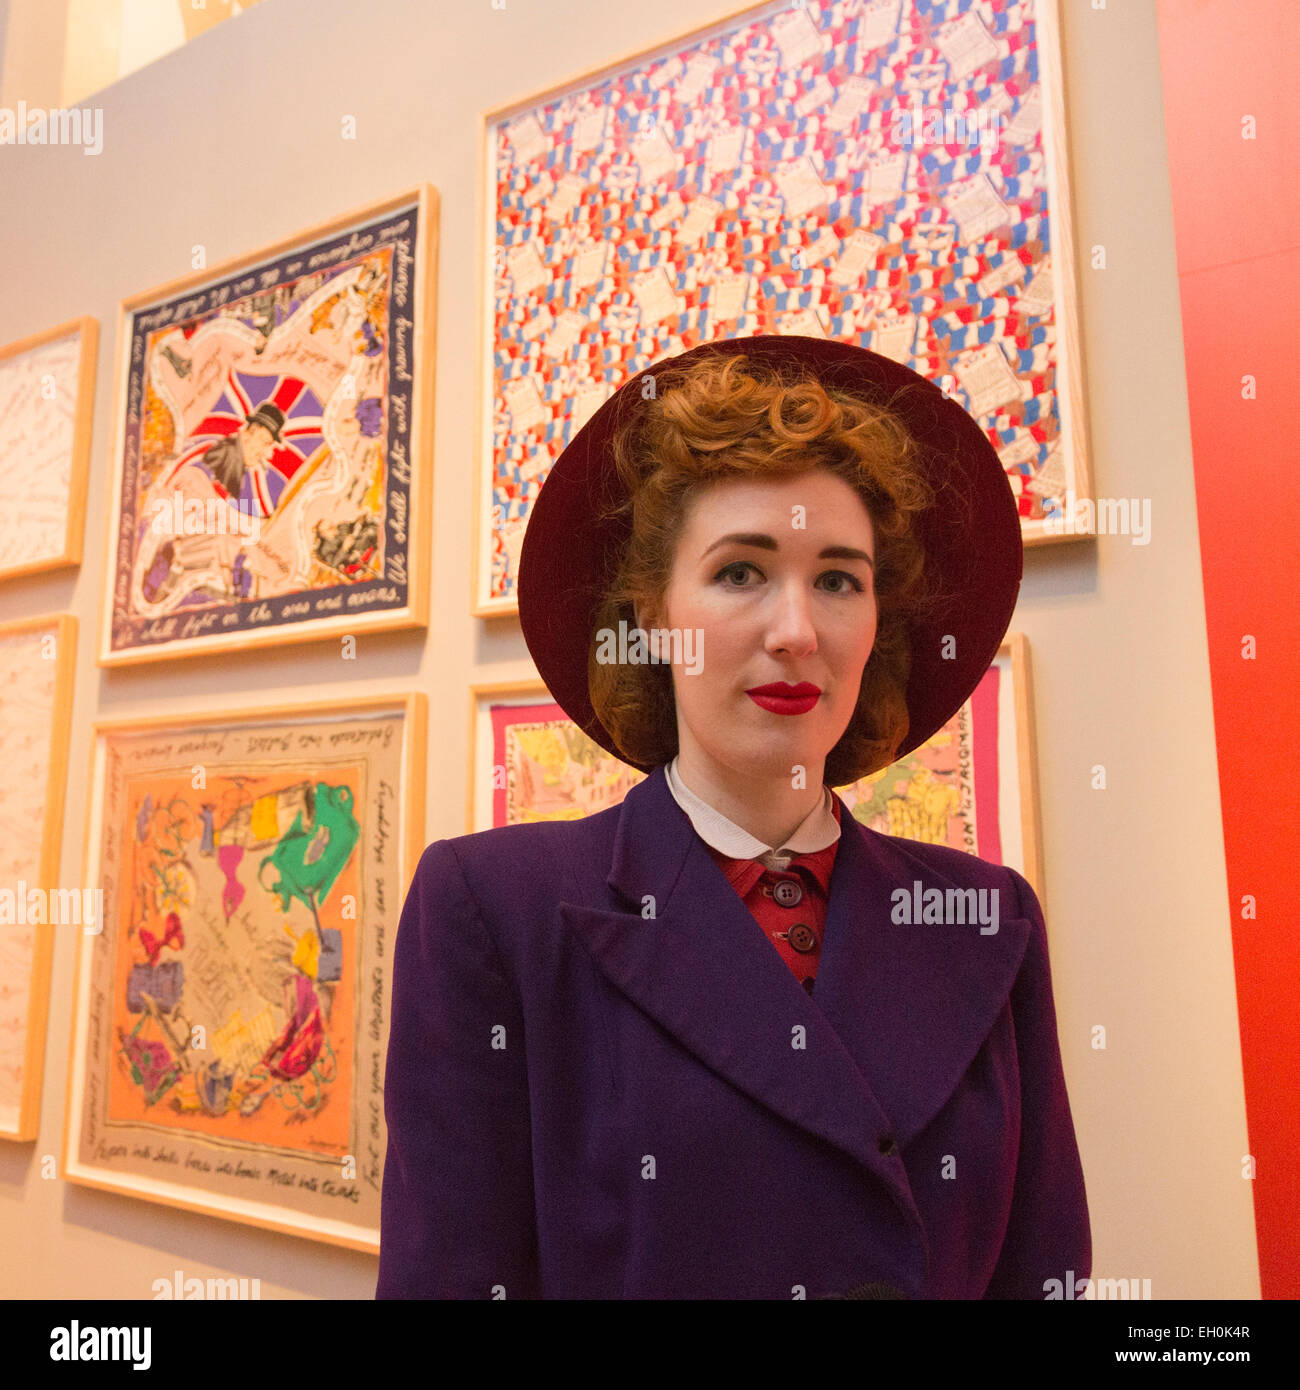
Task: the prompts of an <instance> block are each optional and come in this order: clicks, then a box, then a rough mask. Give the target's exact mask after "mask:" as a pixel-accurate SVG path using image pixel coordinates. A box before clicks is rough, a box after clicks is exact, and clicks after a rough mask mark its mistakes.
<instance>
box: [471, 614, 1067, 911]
mask: <svg viewBox="0 0 1300 1390" xmlns="http://www.w3.org/2000/svg"><path fill="white" fill-rule="evenodd" d="M514 710H518V711H519V715H520V717H519V719H518V721H517V722H518V724H519V725H520V726H521V727H520V728H516V727H515V723H516V721H515V720H514V718H513V717H512V715H511V711H514ZM1034 729H1035V725H1034V703H1033V684H1032V680H1031V676H1030V662H1029V641H1028V639H1027V638H1026V637H1025V636H1024V634H1023V633H1019V632H1009V633H1007V635H1006V637H1005V638H1004V639H1003V642H1002V644H1001V646H1000V647H999V649H998V654H997V656H996V657H995V658H994V660H993V662H992V663H991V665H990V667H989V671H988V673H986V675H985V677H984V680H983V681H982V682H981V684H980V686H979V687H978V688H977V690H976V692H975V694H974V695H972V697H971V699H969V700H967V701H966V703H965V704H964V705H963V706H962V707H961V709H960V710H959V711H958V712H957V714H955V715H954V716H953V717H952V719H950V720H949V721H948V722H947V723H946V724H945V725H944V726H943V728H942V729H939V730H938V731H937V732H936V733H935V734H934V736H933V737H932V738H930V739H929V740H927V742H926V744H925V745H923V746H922V747H921V748H919V749H916V750H914V751H913V752H912V753H910V754H908V755H906V756H905V757H904V758H901V759H899V760H898V761H897V762H894V763H891V764H890V765H889V767H887V768H882V769H881V770H880V771H879V772H876V773H873V774H872V775H871V776H870V777H864V778H861V779H859V781H857V782H854V783H851V784H850V785H848V786H844V787H837V788H836V790H837V791H838V792H839V794H840V796H841V797H842V798H843V800H844V802H845V804H846V805H847V806H848V807H849V809H850V810H851V811H852V812H853V814H854V816H855V817H857V818H858V819H859V820H861V821H863V822H864V823H865V824H867V825H868V826H869V827H870V828H871V829H874V830H878V831H880V832H881V833H882V834H891V835H902V836H903V837H904V838H909V837H910V838H929V839H934V840H937V842H939V843H945V844H949V845H951V846H952V847H953V848H954V849H961V850H964V851H965V852H967V853H972V854H978V855H979V857H980V858H982V859H989V860H990V861H991V862H993V863H997V864H1006V865H1009V866H1010V867H1011V868H1014V869H1015V870H1016V871H1017V872H1018V873H1021V874H1023V875H1024V877H1025V878H1026V879H1027V880H1028V882H1029V884H1030V886H1031V887H1032V888H1033V889H1034V891H1035V892H1036V893H1038V894H1039V895H1040V897H1041V895H1042V893H1043V887H1044V885H1043V860H1042V836H1041V828H1040V813H1039V801H1038V758H1037V749H1036V744H1035V733H1034ZM526 740H532V741H533V744H534V746H533V747H532V748H527V747H525V746H524V743H525V741H526ZM468 747H469V750H470V757H469V774H468V785H467V787H466V795H465V829H466V833H467V834H472V833H474V832H475V831H479V830H486V829H489V828H490V827H493V826H497V825H510V824H516V823H520V822H523V821H530V820H542V819H561V820H572V819H575V818H577V817H580V816H584V815H591V814H594V813H595V812H596V811H600V810H604V809H605V808H606V807H607V806H610V805H614V804H616V803H617V802H619V801H621V800H622V799H623V797H624V796H625V795H626V794H627V792H628V790H630V789H631V787H633V786H635V785H636V783H637V782H639V781H641V780H642V779H643V777H644V775H645V774H643V773H641V772H638V771H637V770H636V769H635V768H633V767H630V766H628V765H627V764H626V763H623V762H620V760H619V759H617V758H615V757H613V755H612V754H609V753H607V752H606V751H605V750H604V749H603V748H601V747H600V745H599V744H597V743H594V742H593V741H592V740H591V739H589V738H588V737H587V736H586V735H585V734H584V733H582V731H581V730H580V729H579V728H578V727H577V725H575V724H574V723H573V721H572V720H570V719H569V718H568V716H567V715H565V713H564V711H563V710H562V709H560V707H559V705H557V704H556V703H555V701H554V699H553V698H552V697H551V695H550V693H549V691H547V689H546V687H545V685H543V684H542V682H541V680H540V679H538V678H537V677H532V678H523V679H519V680H509V681H494V682H487V683H483V684H479V685H474V686H472V687H471V688H470V700H469V742H468ZM575 755H576V756H575ZM922 784H924V786H923V785H922ZM914 803H920V806H921V808H922V809H921V810H919V811H918V810H916V809H915V806H914Z"/></svg>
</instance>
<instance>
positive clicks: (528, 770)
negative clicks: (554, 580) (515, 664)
mask: <svg viewBox="0 0 1300 1390" xmlns="http://www.w3.org/2000/svg"><path fill="white" fill-rule="evenodd" d="M469 748H470V760H471V761H470V775H469V787H468V789H467V791H466V797H465V828H466V833H473V832H474V831H476V830H488V829H491V828H492V827H493V826H498V825H520V824H525V823H527V822H529V821H538V820H578V819H580V818H581V817H583V816H593V815H595V814H596V812H597V811H603V810H605V809H606V808H607V807H609V806H616V805H617V804H618V803H619V802H620V801H622V800H623V798H624V796H626V795H627V793H628V792H629V791H630V790H631V789H632V788H633V787H634V786H636V784H637V783H638V782H640V781H643V780H644V778H645V773H643V772H638V771H637V770H636V768H634V767H630V766H629V765H628V764H627V763H625V762H622V761H620V759H618V758H616V757H614V756H613V754H611V753H607V752H606V751H605V750H604V749H603V748H602V747H601V746H600V744H598V743H595V742H593V741H592V740H591V739H589V738H588V737H587V735H586V734H584V733H583V732H582V730H581V729H579V728H578V726H577V725H576V724H575V723H574V722H573V721H572V720H571V719H570V718H569V716H568V715H567V714H565V712H564V711H563V710H562V709H561V708H560V707H559V705H557V704H556V703H555V701H554V700H552V699H551V696H550V694H549V692H548V691H547V689H546V687H545V686H544V685H543V684H542V682H541V681H540V680H538V679H537V678H536V677H534V678H533V679H531V680H519V681H497V682H493V683H489V684H485V685H475V686H472V687H471V688H470V697H469Z"/></svg>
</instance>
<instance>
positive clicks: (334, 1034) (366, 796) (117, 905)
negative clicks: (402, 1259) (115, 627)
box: [63, 693, 426, 1251]
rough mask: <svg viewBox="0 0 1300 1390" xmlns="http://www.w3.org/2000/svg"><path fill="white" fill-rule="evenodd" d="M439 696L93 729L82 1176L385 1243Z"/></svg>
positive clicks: (74, 1111)
mask: <svg viewBox="0 0 1300 1390" xmlns="http://www.w3.org/2000/svg"><path fill="white" fill-rule="evenodd" d="M425 720H426V701H425V697H424V696H423V695H421V694H418V693H412V694H403V695H381V696H371V697H369V698H356V699H348V698H345V697H344V698H336V699H334V700H331V701H329V702H327V703H321V704H315V705H307V706H302V705H297V704H295V705H292V706H284V707H281V708H271V709H265V708H262V709H250V710H240V711H234V712H231V713H223V712H209V713H196V712H195V711H193V710H187V711H186V712H185V713H184V714H178V715H176V716H174V717H171V718H168V719H162V720H160V719H157V718H143V719H133V720H114V721H104V722H100V723H98V724H97V725H96V726H95V734H94V740H93V744H94V746H93V751H92V761H91V773H90V779H89V782H88V784H87V785H88V787H89V789H90V798H89V816H88V825H87V839H86V854H87V863H86V873H85V879H84V881H85V882H86V883H87V884H89V885H92V886H93V890H94V891H95V892H96V893H97V894H98V895H99V897H100V899H101V904H100V905H101V908H102V910H101V912H100V916H99V920H100V921H101V922H102V924H103V925H102V930H101V931H100V932H99V933H97V934H85V935H83V936H82V937H81V938H80V950H79V952H78V958H77V974H76V988H75V995H74V1009H73V1029H72V1050H71V1057H70V1061H69V1076H68V1096H67V1107H68V1109H67V1123H66V1129H65V1139H64V1155H63V1171H64V1174H65V1176H66V1177H67V1178H68V1179H69V1180H70V1181H73V1182H79V1183H84V1184H86V1185H88V1186H91V1187H99V1188H103V1189H106V1190H109V1191H116V1192H124V1193H128V1194H129V1195H131V1196H134V1197H140V1198H142V1199H144V1200H146V1201H152V1202H161V1203H166V1204H168V1205H171V1206H177V1207H184V1208H186V1209H188V1210H190V1211H197V1212H203V1213H206V1214H208V1215H211V1216H219V1217H223V1218H225V1219H227V1220H231V1221H240V1222H245V1223H248V1224H250V1225H257V1226H263V1227H266V1228H268V1229H271V1230H277V1231H285V1232H288V1233H289V1234H292V1235H300V1236H305V1237H308V1238H310V1239H314V1240H321V1241H327V1242H330V1243H333V1244H337V1245H343V1246H348V1247H350V1248H352V1249H357V1250H370V1251H375V1250H377V1249H378V1247H379V1192H380V1180H381V1178H382V1174H383V1163H384V1154H385V1149H386V1146H387V1133H386V1129H385V1125H384V1113H383V1084H384V1063H385V1057H386V1053H387V1046H388V1017H389V1015H388V1010H389V999H390V981H389V973H388V972H389V967H388V962H389V960H390V959H391V956H392V946H393V941H394V938H395V934H396V931H397V924H398V918H399V914H400V912H401V907H402V903H403V900H404V898H405V896H406V890H407V888H408V887H409V885H410V881H411V878H412V875H413V874H414V872H415V865H416V864H417V863H418V861H419V854H420V851H421V849H422V846H423V840H422V834H423V825H424V814H423V813H424V796H423V788H424V768H425V763H424V752H425Z"/></svg>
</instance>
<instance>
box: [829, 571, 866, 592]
mask: <svg viewBox="0 0 1300 1390" xmlns="http://www.w3.org/2000/svg"><path fill="white" fill-rule="evenodd" d="M837 577H838V578H840V579H847V580H848V581H849V583H850V584H851V585H852V586H853V592H854V593H858V594H860V593H862V592H863V585H862V581H861V580H860V579H859V578H858V577H857V575H856V574H850V573H849V572H848V570H831V571H830V572H829V573H828V574H824V575H823V576H822V578H823V579H835V578H837ZM834 592H835V593H837V594H838V593H843V592H844V588H843V586H840V587H838V588H836V589H835V591H834Z"/></svg>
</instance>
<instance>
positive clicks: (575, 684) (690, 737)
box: [377, 337, 1091, 1299]
mask: <svg viewBox="0 0 1300 1390" xmlns="http://www.w3.org/2000/svg"><path fill="white" fill-rule="evenodd" d="M1021 553H1022V552H1021V542H1020V529H1019V521H1018V518H1017V513H1016V508H1015V505H1014V502H1013V500H1012V496H1011V491H1010V487H1009V485H1008V483H1007V479H1006V477H1005V474H1004V473H1003V470H1002V468H1001V465H1000V463H999V461H998V458H997V455H996V453H995V452H994V450H993V448H992V446H991V445H990V444H989V443H988V441H987V439H986V438H985V437H984V435H983V432H982V431H981V430H980V428H979V427H978V425H976V424H975V422H974V421H973V420H971V419H970V417H969V416H967V415H966V414H965V413H964V412H963V411H962V410H961V409H960V407H958V406H957V405H956V404H955V403H953V402H951V401H949V400H948V399H947V398H945V397H944V396H943V394H942V393H941V392H940V391H938V390H937V389H936V388H935V387H934V386H932V385H930V384H929V383H927V382H925V381H924V380H923V379H922V378H920V377H919V376H917V375H915V374H914V373H912V372H911V371H909V370H908V369H906V368H904V367H901V366H899V365H898V364H896V363H893V362H890V361H888V360H887V359H885V358H882V357H878V356H876V355H875V354H873V353H870V352H866V351H864V350H863V349H860V348H857V347H853V346H849V345H846V344H841V343H831V342H823V341H820V340H813V339H807V338H793V337H756V338H749V339H741V340H729V341H723V342H716V343H709V344H704V345H701V346H700V347H698V348H695V349H693V350H692V351H690V352H687V353H684V354H682V355H680V356H678V357H675V358H672V359H670V360H669V361H668V362H665V363H661V364H658V365H657V366H655V367H653V368H651V369H649V370H647V371H645V372H642V373H641V374H639V375H638V376H636V377H634V378H633V379H632V380H631V381H630V382H628V383H627V384H626V385H625V386H624V387H623V388H622V389H621V390H620V391H618V392H617V393H616V394H615V395H614V396H613V397H612V398H611V399H610V400H609V401H607V402H606V403H605V405H604V406H602V408H601V409H600V410H599V411H598V412H597V413H596V415H595V416H593V418H592V419H591V420H590V421H588V423H587V424H586V426H584V428H583V429H582V430H581V431H579V433H578V434H577V435H576V436H575V438H574V440H573V441H572V442H571V443H570V445H569V446H568V448H567V449H566V450H565V452H564V454H563V455H562V456H561V458H560V459H559V460H558V461H557V463H556V464H555V466H554V468H553V469H552V471H551V474H550V476H549V478H548V480H547V482H546V485H545V486H544V488H543V489H542V491H541V493H540V494H539V496H538V499H537V501H536V503H535V506H534V509H533V513H532V516H531V518H530V522H529V527H528V532H527V535H526V537H525V542H524V549H523V554H522V560H521V568H520V595H519V597H520V619H521V622H522V625H523V629H524V634H525V638H526V640H527V643H528V647H529V650H530V651H531V653H532V654H533V657H534V660H535V661H536V663H537V666H538V670H539V671H540V673H541V675H542V678H543V679H544V680H545V682H546V684H547V686H548V688H549V689H550V691H551V693H552V694H553V695H554V697H555V698H556V700H557V701H558V702H559V703H560V705H561V706H562V708H563V709H564V710H565V711H566V713H567V714H568V715H569V716H570V717H571V718H572V719H573V720H575V722H577V723H578V725H579V726H580V727H582V728H584V729H586V730H587V732H588V733H589V734H590V735H591V737H592V738H593V739H595V740H596V741H597V742H598V743H599V744H601V746H603V747H604V748H606V749H608V750H609V751H610V752H611V753H614V754H616V755H617V756H618V757H620V758H622V759H623V760H624V761H626V762H628V763H631V764H632V765H633V766H636V767H638V768H640V769H641V770H643V771H646V772H648V773H649V774H650V775H649V776H648V777H647V779H646V780H645V781H643V782H641V783H639V784H638V785H637V786H636V787H634V788H633V789H632V791H631V792H629V793H628V794H627V796H626V797H625V798H624V800H623V802H622V803H621V804H620V805H618V806H615V807H612V808H611V809H609V810H606V811H603V812H600V813H598V814H596V815H592V816H588V817H586V818H584V819H580V820H576V821H569V822H559V823H540V824H532V825H526V826H506V827H501V828H498V829H494V830H489V831H485V832H483V833H481V834H477V835H466V836H459V837H456V838H454V839H450V840H441V841H438V842H436V843H435V844H432V845H430V846H429V847H428V849H426V851H425V853H424V855H423V857H422V859H421V862H420V865H419V867H418V869H417V871H416V875H415V878H414V881H413V883H412V886H411V889H410V893H409V896H408V898H407V901H406V904H405V907H404V909H403V913H402V918H401V922H400V926H399V930H398V934H397V943H396V948H395V958H394V990H393V1008H392V1023H391V1035H390V1042H389V1052H388V1065H387V1073H386V1078H385V1107H386V1115H387V1123H388V1157H387V1165H386V1167H385V1171H384V1179H383V1218H382V1222H383V1224H382V1232H381V1245H380V1265H379V1282H378V1289H377V1295H378V1296H379V1297H485V1298H486V1297H506V1298H536V1297H545V1298H566V1297H568V1298H782V1299H787V1298H824V1297H852V1298H1043V1297H1045V1296H1047V1294H1048V1292H1049V1290H1050V1289H1051V1288H1052V1287H1053V1286H1052V1282H1051V1281H1054V1280H1055V1281H1058V1283H1057V1285H1056V1287H1059V1281H1062V1280H1065V1279H1067V1278H1069V1277H1077V1278H1083V1277H1086V1276H1087V1275H1088V1274H1089V1273H1090V1272H1091V1252H1090V1234H1089V1225H1088V1214H1087V1204H1086V1198H1085V1192H1084V1183H1083V1174H1082V1170H1081V1166H1080V1162H1079V1155H1078V1150H1077V1147H1076V1144H1075V1137H1074V1129H1073V1124H1072V1121H1071V1116H1070V1109H1069V1103H1068V1100H1067V1096H1066V1091H1065V1085H1064V1079H1063V1076H1062V1071H1061V1061H1060V1053H1059V1048H1058V1043H1057V1036H1056V1023H1055V1014H1054V1008H1053V1002H1052V989H1051V982H1050V976H1049V970H1048V959H1047V939H1046V933H1045V930H1044V924H1043V916H1042V912H1041V909H1040V907H1039V904H1038V901H1037V899H1036V897H1035V895H1034V893H1033V890H1032V889H1031V888H1030V887H1029V885H1028V884H1027V883H1026V882H1025V880H1024V879H1023V878H1022V877H1021V876H1020V875H1019V874H1017V873H1015V872H1014V871H1012V870H1010V869H1005V868H1000V867H997V866H994V865H991V864H988V863H985V862H984V861H982V860H979V859H976V858H974V857H972V856H970V855H966V854H962V853H960V852H958V851H956V850H953V849H950V848H948V847H946V846H940V845H933V844H925V843H919V842H913V841H910V840H903V839H897V838H894V837H891V836H886V835H881V834H878V833H876V832H874V831H871V830H869V829H867V828H866V827H865V826H863V825H862V824H860V823H859V822H858V821H856V820H855V819H854V818H853V816H852V814H851V813H850V812H848V810H847V809H846V807H845V806H844V803H843V802H842V801H840V799H839V798H838V797H837V796H835V795H834V793H833V792H832V791H831V787H833V786H842V785H845V784H847V783H849V782H851V781H853V780H855V779H856V778H858V777H861V776H864V775H866V774H867V773H869V772H872V771H875V770H877V769H879V768H882V767H884V766H887V765H888V764H889V763H890V762H892V761H893V760H894V759H895V758H897V757H899V756H901V755H902V754H903V753H905V752H907V751H910V750H911V749H912V748H914V747H916V746H918V745H919V744H921V743H923V742H924V741H925V740H926V739H927V738H929V737H930V735H931V734H933V733H934V732H935V731H936V730H937V729H939V728H940V727H941V726H942V725H943V724H944V723H945V722H946V721H947V719H948V718H950V717H951V715H952V714H953V713H955V712H956V710H957V709H959V708H960V706H961V705H962V703H963V702H964V701H965V700H966V698H967V697H968V696H969V695H970V693H971V692H972V691H973V689H974V688H975V685H976V684H977V683H978V681H979V679H980V677H981V675H982V674H983V672H984V671H985V670H986V669H987V667H988V664H989V662H990V660H991V659H992V657H993V655H994V653H995V652H996V650H997V647H998V645H999V643H1000V641H1001V639H1002V636H1003V634H1004V633H1005V631H1006V627H1007V624H1008V622H1009V621H1010V617H1011V613H1012V610H1013V608H1014V605H1015V599H1016V594H1017V591H1018V588H1019V583H1020V573H1021ZM638 627H644V628H645V629H648V630H651V631H652V632H653V633H654V636H653V640H651V639H647V641H646V644H645V645H647V646H649V647H651V648H652V649H653V650H652V651H651V653H650V654H651V655H657V656H660V657H662V658H663V659H662V660H650V661H647V660H645V659H638V657H640V656H641V644H640V643H638V641H637V640H636V629H637V628H638ZM936 889H937V890H939V891H938V892H937V893H936V892H935V891H934V890H936ZM965 890H974V892H973V893H972V892H966V891H965ZM975 904H979V905H980V910H979V911H970V910H969V909H971V908H972V907H973V906H974V905H975ZM914 905H915V906H916V907H920V909H921V911H920V912H919V913H917V912H915V911H914ZM1068 1271H1073V1276H1071V1275H1070V1274H1069V1273H1067V1272H1068Z"/></svg>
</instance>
